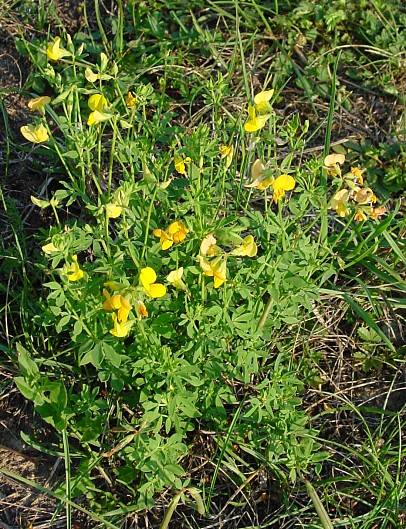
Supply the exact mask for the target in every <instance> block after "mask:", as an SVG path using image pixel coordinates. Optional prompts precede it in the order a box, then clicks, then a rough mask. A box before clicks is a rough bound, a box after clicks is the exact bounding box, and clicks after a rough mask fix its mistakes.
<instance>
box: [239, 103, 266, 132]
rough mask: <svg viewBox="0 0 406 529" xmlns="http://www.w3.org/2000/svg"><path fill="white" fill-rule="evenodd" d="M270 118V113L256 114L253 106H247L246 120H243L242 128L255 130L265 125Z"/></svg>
mask: <svg viewBox="0 0 406 529" xmlns="http://www.w3.org/2000/svg"><path fill="white" fill-rule="evenodd" d="M269 118H270V114H265V115H261V114H257V111H256V109H255V107H253V106H252V105H249V106H248V120H247V121H246V122H245V125H244V130H245V131H246V132H256V131H257V130H260V129H262V128H263V127H264V126H265V123H266V122H267V121H268V119H269Z"/></svg>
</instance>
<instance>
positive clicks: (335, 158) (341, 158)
mask: <svg viewBox="0 0 406 529" xmlns="http://www.w3.org/2000/svg"><path fill="white" fill-rule="evenodd" d="M344 162H345V155H344V154H329V155H328V156H326V157H325V158H324V166H325V167H327V168H328V169H330V168H334V167H335V166H336V165H337V164H338V165H343V163H344Z"/></svg>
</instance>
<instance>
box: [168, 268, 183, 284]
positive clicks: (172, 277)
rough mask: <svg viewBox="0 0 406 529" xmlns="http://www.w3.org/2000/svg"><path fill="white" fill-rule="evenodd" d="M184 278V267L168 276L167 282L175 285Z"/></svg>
mask: <svg viewBox="0 0 406 529" xmlns="http://www.w3.org/2000/svg"><path fill="white" fill-rule="evenodd" d="M182 276H183V266H181V267H180V268H178V269H177V270H172V272H169V274H168V275H167V276H166V280H167V281H168V283H175V282H177V281H180V280H181V279H182Z"/></svg>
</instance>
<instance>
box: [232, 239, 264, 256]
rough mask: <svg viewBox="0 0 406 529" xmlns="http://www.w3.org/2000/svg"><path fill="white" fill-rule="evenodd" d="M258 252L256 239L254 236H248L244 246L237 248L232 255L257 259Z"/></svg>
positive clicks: (243, 243) (243, 242)
mask: <svg viewBox="0 0 406 529" xmlns="http://www.w3.org/2000/svg"><path fill="white" fill-rule="evenodd" d="M257 252H258V247H257V245H256V243H255V239H254V237H253V236H252V235H247V236H246V237H245V238H244V239H243V241H242V244H240V245H239V246H237V248H235V249H234V250H233V251H232V252H231V255H236V256H238V257H255V255H257Z"/></svg>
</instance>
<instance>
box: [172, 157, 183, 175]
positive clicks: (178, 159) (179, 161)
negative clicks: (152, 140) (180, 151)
mask: <svg viewBox="0 0 406 529" xmlns="http://www.w3.org/2000/svg"><path fill="white" fill-rule="evenodd" d="M174 163H175V169H176V170H177V172H178V173H179V174H183V175H186V164H185V161H184V159H183V158H182V157H181V156H178V155H175V157H174Z"/></svg>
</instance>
